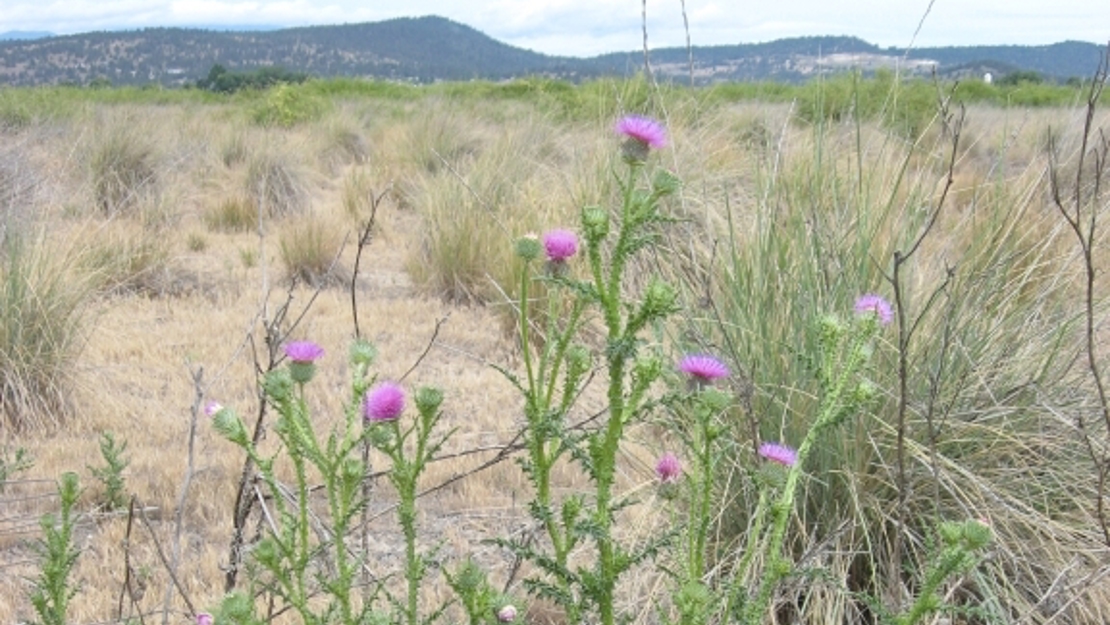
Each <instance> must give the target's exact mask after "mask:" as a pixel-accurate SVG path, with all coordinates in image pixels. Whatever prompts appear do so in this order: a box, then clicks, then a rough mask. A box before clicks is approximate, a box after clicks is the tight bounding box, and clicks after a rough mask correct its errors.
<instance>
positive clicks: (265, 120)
mask: <svg viewBox="0 0 1110 625" xmlns="http://www.w3.org/2000/svg"><path fill="white" fill-rule="evenodd" d="M323 112H324V104H323V102H321V101H320V100H319V99H317V98H316V97H314V96H312V95H311V94H309V93H308V92H307V91H305V90H304V89H300V88H297V87H293V86H291V85H288V84H284V83H283V84H279V85H278V86H276V87H273V88H272V89H270V90H269V91H268V92H267V93H266V97H265V98H264V99H263V101H262V102H261V103H260V104H258V105H257V106H256V107H255V109H254V112H253V114H252V119H253V120H254V123H256V124H258V125H260V126H277V127H280V128H292V127H293V126H296V125H297V124H301V123H304V122H307V121H312V120H314V119H318V118H319V117H320V116H321V115H322V114H323Z"/></svg>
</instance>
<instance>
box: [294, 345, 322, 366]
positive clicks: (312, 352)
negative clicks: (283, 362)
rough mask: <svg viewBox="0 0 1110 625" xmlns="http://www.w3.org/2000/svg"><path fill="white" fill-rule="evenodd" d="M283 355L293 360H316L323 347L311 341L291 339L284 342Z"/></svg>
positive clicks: (320, 355)
mask: <svg viewBox="0 0 1110 625" xmlns="http://www.w3.org/2000/svg"><path fill="white" fill-rule="evenodd" d="M285 355H286V356H288V357H289V360H292V361H293V362H316V361H317V360H319V359H320V358H321V357H323V355H324V348H323V347H320V346H319V345H317V344H316V343H313V342H312V341H293V342H291V343H286V344H285Z"/></svg>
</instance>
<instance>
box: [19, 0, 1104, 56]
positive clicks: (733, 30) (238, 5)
mask: <svg viewBox="0 0 1110 625" xmlns="http://www.w3.org/2000/svg"><path fill="white" fill-rule="evenodd" d="M0 2H2V5H0V32H4V31H10V30H36V31H50V32H54V33H58V34H69V33H75V32H86V31H91V30H111V29H132V28H143V27H148V26H218V25H252V24H254V25H265V26H304V25H313V24H341V23H344V22H347V23H352V22H373V21H379V20H383V19H389V18H393V17H405V16H412V17H415V16H420V15H442V16H444V17H448V18H451V19H453V20H456V21H459V22H462V23H464V24H468V25H470V26H473V27H475V28H477V29H479V30H481V31H483V32H485V33H487V34H489V35H490V36H492V37H494V38H496V39H499V40H501V41H504V42H506V43H510V44H512V45H515V46H520V47H523V48H529V49H532V50H536V51H538V52H545V53H548V54H559V55H570V56H589V55H594V54H600V53H602V52H610V51H627V50H636V49H639V48H640V47H641V46H642V45H643V41H642V36H643V35H642V28H641V19H642V15H641V14H642V11H643V8H644V5H643V3H642V1H641V0H403V1H397V0H315V1H312V2H309V1H306V0H275V1H270V0H0ZM929 7H930V3H929V2H928V0H913V1H906V0H840V1H838V2H837V1H830V0H816V1H815V0H785V1H784V0H780V1H778V2H767V1H766V0H764V1H762V2H742V1H738V0H685V12H686V18H687V19H688V21H689V24H690V27H689V33H690V38H691V40H692V42H693V43H694V44H695V45H717V44H735V43H748V42H758V41H770V40H772V39H779V38H782V37H794V36H804V35H855V36H858V37H861V38H863V39H866V40H867V41H870V42H871V43H876V44H879V45H883V46H899V47H903V46H907V45H910V43H911V41H914V39H913V37H914V33H915V31H916V30H917V27H918V24H919V23H921V22H922V17H924V18H925V19H924V22H923V23H922V25H921V30H920V33H919V34H918V36H917V39H916V42H915V43H916V45H918V46H944V45H980V44H982V45H985V44H1022V45H1035V44H1048V43H1055V42H1058V41H1064V40H1068V39H1075V40H1080V41H1090V42H1094V43H1105V42H1106V41H1107V40H1110V2H1108V1H1106V0H1053V1H1052V2H1045V0H935V2H934V4H933V5H932V8H931V10H930V9H929ZM646 9H647V24H648V43H649V45H650V46H651V47H665V46H680V45H685V41H686V33H685V29H684V27H683V11H682V9H683V0H647V7H646ZM927 11H928V14H927V15H926V12H927Z"/></svg>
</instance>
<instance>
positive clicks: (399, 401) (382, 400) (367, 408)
mask: <svg viewBox="0 0 1110 625" xmlns="http://www.w3.org/2000/svg"><path fill="white" fill-rule="evenodd" d="M404 409H405V391H404V390H402V389H401V387H400V385H398V384H397V383H396V382H382V383H380V384H378V385H376V386H375V387H374V388H372V389H370V390H369V391H367V392H366V396H365V397H364V398H363V400H362V414H363V416H364V417H365V418H366V420H367V421H369V422H371V423H377V422H382V421H393V420H394V419H396V418H397V417H399V416H400V415H401V412H402V411H404Z"/></svg>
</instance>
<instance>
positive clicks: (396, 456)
mask: <svg viewBox="0 0 1110 625" xmlns="http://www.w3.org/2000/svg"><path fill="white" fill-rule="evenodd" d="M415 403H416V410H417V417H416V419H415V420H414V421H412V422H411V423H408V424H407V425H406V424H402V422H401V420H400V416H401V414H402V412H403V410H404V405H405V402H404V394H403V391H402V390H401V388H400V386H398V385H396V384H394V383H392V382H383V383H382V384H380V385H378V386H376V387H375V388H373V389H371V390H370V392H369V393H368V394H367V395H366V399H365V402H364V404H363V409H364V414H365V417H366V420H367V423H368V424H369V432H370V442H371V443H372V444H373V446H374V447H375V448H376V449H378V450H379V451H382V452H383V453H385V454H386V456H388V457H389V459H390V461H392V464H393V467H392V469H391V470H390V472H389V481H390V482H391V483H392V484H393V487H394V488H395V489H396V490H397V496H398V500H399V503H398V507H397V516H398V521H399V522H400V524H401V531H402V533H403V534H404V537H405V581H406V582H407V584H406V595H405V600H404V602H401V601H399V600H397V599H391V601H392V603H393V605H394V617H393V622H395V623H397V622H404V623H407V624H408V625H416V624H417V623H419V622H424V621H422V620H421V619H420V618H419V611H418V607H419V605H418V601H419V599H420V588H421V584H422V582H423V581H424V577H425V575H426V574H427V563H426V561H425V558H424V557H423V556H422V555H421V554H419V553H417V549H416V538H417V527H416V495H417V486H418V483H419V480H420V476H421V474H422V473H423V472H424V469H425V468H427V466H428V462H429V461H430V460H431V459H432V458H433V457H434V456H435V454H436V453H437V452H438V451H439V449H440V448H441V447H442V446H443V443H444V442H446V441H447V439H448V438H449V437H450V435H451V432H447V433H445V434H441V435H436V434H435V429H436V425H437V424H438V423H439V417H440V412H439V407H440V404H442V403H443V393H442V392H440V391H439V390H438V389H434V388H430V387H424V388H421V389H419V390H418V391H417V392H416V397H415ZM429 620H431V619H429Z"/></svg>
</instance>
